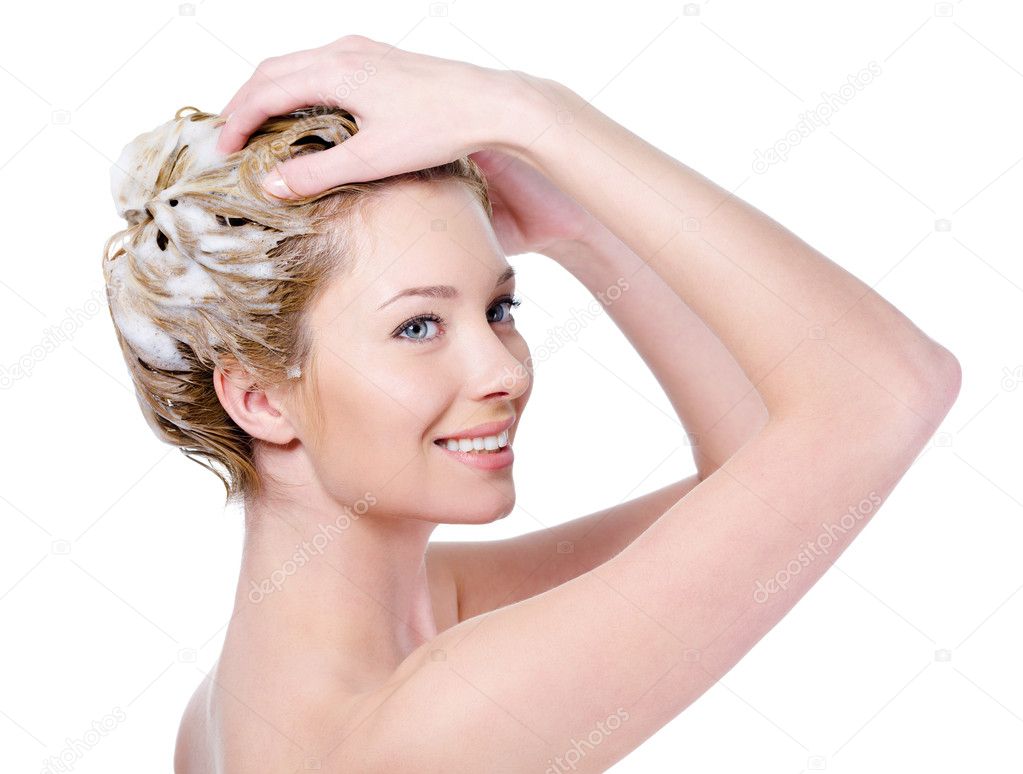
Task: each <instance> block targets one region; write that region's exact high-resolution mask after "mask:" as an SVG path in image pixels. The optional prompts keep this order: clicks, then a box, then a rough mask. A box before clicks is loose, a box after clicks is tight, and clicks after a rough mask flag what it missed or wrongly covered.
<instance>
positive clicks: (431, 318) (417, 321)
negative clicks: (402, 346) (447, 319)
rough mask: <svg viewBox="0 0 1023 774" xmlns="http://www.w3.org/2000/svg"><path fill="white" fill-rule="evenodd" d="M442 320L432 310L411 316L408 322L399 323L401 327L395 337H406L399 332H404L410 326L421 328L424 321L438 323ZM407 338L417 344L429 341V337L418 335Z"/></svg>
mask: <svg viewBox="0 0 1023 774" xmlns="http://www.w3.org/2000/svg"><path fill="white" fill-rule="evenodd" d="M443 322H444V320H443V319H441V318H440V317H439V316H437V315H436V314H434V313H433V312H430V313H429V314H423V315H420V316H419V317H413V318H412V319H411V320H409V321H408V322H403V323H402V324H401V328H399V329H398V332H397V336H396V338H399V339H400V338H406V337H403V336H402V335H401V334H402V333H404V332H405V331H407V330H409V329H410V328H418V329H422V328H424V327H425V324H426V323H433V324H434V325H440V324H441V323H443ZM440 335H443V334H438V336H440ZM407 340H408V341H413V342H416V343H417V344H418V343H422V342H426V341H430V340H431V339H430V338H423V337H420V336H412V337H411V338H408V339H407Z"/></svg>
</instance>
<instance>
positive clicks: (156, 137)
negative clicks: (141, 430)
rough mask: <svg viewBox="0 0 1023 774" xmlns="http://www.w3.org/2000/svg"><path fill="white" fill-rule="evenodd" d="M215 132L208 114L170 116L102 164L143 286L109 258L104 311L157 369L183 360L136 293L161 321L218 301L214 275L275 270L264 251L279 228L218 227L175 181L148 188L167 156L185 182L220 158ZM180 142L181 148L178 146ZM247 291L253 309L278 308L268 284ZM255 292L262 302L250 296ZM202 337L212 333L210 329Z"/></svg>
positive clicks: (124, 258)
mask: <svg viewBox="0 0 1023 774" xmlns="http://www.w3.org/2000/svg"><path fill="white" fill-rule="evenodd" d="M218 136H219V127H218V126H214V122H213V121H212V120H204V121H190V120H187V119H172V120H170V121H166V122H165V123H163V124H161V125H160V126H158V127H157V128H156V129H154V130H152V131H150V132H146V133H144V134H140V135H138V136H137V137H136V138H135V139H133V140H132V141H131V142H129V143H128V144H127V145H126V146H125V147H124V149H123V150H122V151H121V154H120V156H119V157H118V159H117V161H116V162H115V164H114V165H113V166H112V167H111V168H110V189H111V195H112V197H113V199H114V204H115V207H116V209H117V214H118V215H119V216H121V217H122V218H124V219H125V220H126V221H128V223H130V224H132V225H138V226H140V228H141V231H139V232H137V234H136V235H135V237H134V238H133V240H132V243H131V244H129V245H128V249H129V250H130V251H131V252H132V253H133V254H134V256H135V258H136V263H135V267H134V269H135V271H136V272H137V273H138V274H139V275H140V277H141V278H144V279H145V280H146V284H145V285H143V284H141V282H140V281H138V280H136V279H135V277H134V276H132V273H131V272H130V271H128V266H129V264H128V261H129V260H130V258H129V256H128V255H127V254H122V255H121V256H120V257H119V258H117V259H116V260H115V263H114V265H113V266H111V267H110V276H111V280H112V281H113V282H116V283H117V287H118V290H117V292H116V293H115V294H113V296H112V297H111V304H110V305H111V312H112V313H113V315H114V318H115V321H116V322H117V324H118V326H119V327H120V328H121V331H122V333H123V335H124V337H125V338H126V339H127V340H128V342H129V343H130V344H131V345H132V346H133V347H134V348H135V349H136V350H137V351H138V352H139V354H140V355H141V356H142V357H143V358H144V359H145V360H147V361H148V362H149V363H150V364H151V365H153V366H156V367H159V368H166V369H169V370H188V363H187V362H186V361H185V359H184V357H183V356H182V355H181V353H180V351H179V350H178V347H177V344H178V342H176V341H175V339H174V338H173V337H172V336H170V335H169V334H167V333H166V332H165V331H163V330H162V329H161V328H160V327H158V326H157V325H156V323H155V322H154V321H153V320H150V319H149V317H148V316H147V315H146V314H145V313H144V312H142V311H141V308H142V307H141V300H142V299H143V298H145V299H146V300H147V301H148V303H149V305H151V306H156V307H157V308H158V310H159V311H160V312H161V314H162V316H163V317H164V319H169V320H173V319H175V318H178V319H180V318H181V317H183V316H186V315H190V314H194V311H195V309H196V308H198V307H201V306H204V305H206V306H209V305H215V304H217V303H218V302H219V301H222V300H223V291H221V289H220V287H219V286H218V285H217V282H216V281H215V279H214V275H216V274H218V273H221V274H223V273H230V274H236V275H243V276H247V277H250V278H253V279H267V278H271V277H273V276H274V274H275V271H276V267H275V264H274V261H273V260H272V259H270V258H268V257H266V253H267V252H268V251H269V250H270V249H271V248H272V247H274V246H275V245H276V244H277V243H278V241H279V240H280V239H281V234H280V233H279V232H276V231H274V230H272V229H264V228H262V227H260V226H258V225H252V226H249V225H245V224H243V225H241V226H230V225H222V224H220V223H218V222H217V220H216V218H215V217H214V214H213V213H211V212H210V211H208V210H206V209H203V208H202V207H200V206H199V205H197V204H195V203H193V202H190V201H189V200H188V196H187V195H181V194H180V191H181V188H182V186H181V185H172V186H170V187H168V188H166V189H163V190H161V191H157V190H156V181H157V178H158V176H159V173H160V169H161V167H162V166H163V165H164V164H168V163H172V162H173V161H174V159H175V158H178V162H177V166H176V167H175V171H174V176H175V178H176V179H177V180H184V181H186V183H185V184H186V185H187V181H189V180H191V179H192V178H194V177H195V176H196V175H198V174H201V173H202V172H205V171H206V170H208V169H210V168H212V167H214V166H219V165H221V164H223V163H224V158H223V157H222V156H221V155H220V154H218V153H217V152H216V150H215V148H216V143H217V137H218ZM185 146H188V147H187V150H184V151H182V149H183V148H184V147H185ZM179 153H180V154H181V155H180V157H179ZM232 174H233V175H234V179H233V181H232V179H231V175H232ZM237 174H238V173H237V168H234V169H233V170H231V169H229V170H228V180H227V183H228V185H230V184H231V183H232V182H233V183H235V184H237ZM171 200H174V201H175V204H174V205H173V206H172V205H171V203H170V202H171ZM150 221H151V222H150ZM160 232H162V233H163V234H164V236H165V237H166V239H167V242H166V244H165V245H164V249H160V247H159V245H158V244H157V238H158V235H159V233H160ZM185 251H189V252H192V253H194V254H191V255H189V254H186V252H185ZM146 285H149V286H154V287H156V288H159V289H160V290H161V291H163V292H165V293H166V295H163V294H160V295H154V294H152V293H151V292H148V291H146ZM247 292H248V293H250V294H251V296H250V297H249V301H250V303H251V305H252V306H253V308H254V309H256V310H258V311H261V312H264V313H269V314H274V313H277V312H278V311H279V308H280V305H279V304H277V303H273V302H270V301H269V299H268V297H269V293H270V292H271V288H270V287H269V286H268V285H267V286H264V287H262V288H257V289H249V290H247ZM260 296H261V297H262V301H258V300H257V299H258V298H259V297H260ZM210 338H211V339H212V338H215V337H213V336H212V334H210Z"/></svg>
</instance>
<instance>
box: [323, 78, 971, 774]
mask: <svg viewBox="0 0 1023 774" xmlns="http://www.w3.org/2000/svg"><path fill="white" fill-rule="evenodd" d="M515 75H516V76H517V77H515V78H512V79H508V80H506V81H503V83H504V84H506V86H505V88H508V89H509V90H510V91H509V94H508V97H507V98H508V99H509V100H511V101H512V103H511V104H512V107H514V108H515V110H516V112H517V114H518V116H519V121H518V124H517V130H516V132H515V136H514V137H513V136H512V135H511V133H509V134H506V135H503V136H502V137H501V138H499V142H498V141H495V146H497V145H499V146H500V147H501V149H502V150H505V151H506V152H511V153H514V154H516V155H518V156H519V157H520V158H523V159H525V160H527V161H528V162H529V163H530V164H533V165H535V166H536V168H538V169H540V170H541V171H543V172H544V174H546V175H548V176H549V177H550V178H551V179H552V180H553V181H554V182H556V183H557V184H558V185H559V186H560V187H561V188H562V189H563V190H565V191H567V192H568V193H570V194H571V195H572V196H573V197H575V198H576V199H577V200H578V201H579V202H581V203H582V204H583V205H584V206H585V207H586V208H587V209H588V210H590V211H591V212H592V213H593V214H594V215H595V216H596V217H598V218H599V219H600V220H601V221H602V222H604V223H605V224H607V226H608V228H609V229H611V230H612V231H613V232H614V233H615V234H616V235H617V236H618V237H619V238H621V239H622V241H623V242H625V243H626V244H628V245H629V247H630V248H631V249H632V250H633V251H635V253H636V254H637V255H640V256H642V257H643V259H644V260H645V261H647V263H648V264H649V265H650V266H651V268H653V269H654V270H655V271H656V272H657V273H658V275H659V276H660V277H661V278H662V279H663V280H664V281H665V282H666V283H667V284H668V285H669V286H670V287H671V288H672V289H673V290H674V291H675V292H676V293H677V294H678V295H679V296H681V297H682V298H683V299H684V300H685V301H686V303H687V304H688V305H689V306H690V307H691V308H692V309H693V310H695V311H696V312H697V314H699V316H700V317H701V318H702V319H703V320H704V321H706V322H707V324H708V325H710V326H711V328H712V329H713V330H714V331H715V333H716V334H717V335H718V337H719V338H720V339H721V341H723V342H724V344H725V345H726V346H727V347H728V348H729V350H730V351H731V353H732V355H733V356H734V357H735V360H736V362H737V363H738V364H739V366H740V367H741V368H742V369H743V371H744V372H745V373H746V375H747V377H748V378H749V379H750V381H751V382H752V383H757V384H759V385H760V390H761V394H762V396H763V399H764V403H765V405H766V406H767V409H768V411H769V412H770V418H769V420H768V422H767V423H766V425H765V426H764V427H763V428H762V429H761V430H760V431H759V432H757V433H756V435H755V436H754V437H753V438H752V439H751V440H749V441H748V442H746V443H745V444H744V445H743V446H742V447H741V448H740V449H739V450H738V451H736V452H735V453H734V454H732V455H731V457H730V458H728V459H727V460H725V461H723V463H722V464H721V466H720V467H719V468H718V469H717V470H716V471H715V472H713V473H712V474H711V475H710V476H709V477H708V478H707V479H706V480H704V481H702V482H700V484H699V485H698V486H696V487H695V488H694V489H693V490H691V491H690V492H689V493H688V494H687V495H686V496H684V497H683V498H682V499H681V500H679V501H678V502H676V503H675V504H674V505H672V506H671V507H670V508H668V509H667V511H666V512H665V513H664V515H663V516H661V517H660V518H659V519H658V520H657V521H656V522H654V524H652V525H651V526H650V527H649V528H648V529H647V530H646V531H645V532H643V534H641V535H640V536H639V537H638V538H637V539H636V540H635V541H633V542H632V543H631V544H630V545H628V546H627V547H626V548H625V549H624V550H623V551H622V552H621V553H619V554H618V555H617V556H615V557H614V558H612V559H611V560H609V561H607V562H605V563H604V564H602V565H600V566H599V567H597V568H595V569H594V570H591V571H589V572H586V573H584V574H583V575H580V576H579V577H577V578H574V579H573V580H571V581H568V582H566V583H564V584H562V585H560V586H557V587H556V588H553V589H550V590H549V591H546V592H544V593H542V594H539V595H537V596H534V597H531V598H529V599H525V600H522V601H520V602H517V603H515V604H513V605H509V606H507V607H503V608H501V609H498V610H495V611H493V612H491V613H488V614H486V615H481V616H478V617H475V618H472V619H470V620H466V621H463V622H461V623H460V624H458V625H457V626H454V627H452V628H450V629H448V630H446V631H444V632H443V633H442V634H440V635H439V636H438V637H437V638H435V639H434V640H432V641H431V642H429V643H426V644H425V645H423V646H422V647H421V648H419V649H418V650H417V651H415V652H414V653H413V654H412V655H411V656H410V657H409V658H408V659H407V660H406V661H405V662H404V663H403V665H402V667H401V668H400V669H399V670H398V671H397V673H396V674H395V675H394V677H393V679H392V680H391V681H390V682H389V684H388V685H387V686H386V688H385V689H384V690H382V691H379V692H376V693H374V694H373V695H372V696H371V697H369V698H367V700H366V701H365V702H364V704H363V705H362V706H361V708H360V716H359V718H358V719H357V720H358V721H359V723H360V725H359V726H358V730H357V731H354V732H352V733H351V734H350V735H349V737H347V738H346V740H345V742H344V747H342V748H340V750H341V754H342V755H344V754H345V752H349V753H350V754H351V755H353V756H356V755H357V756H358V757H353V758H352V760H359V761H360V763H364V764H365V768H367V769H368V770H383V769H385V768H387V767H388V766H393V765H401V764H404V763H408V762H410V761H415V762H416V764H417V765H418V767H419V768H420V769H422V770H432V769H440V768H445V769H447V770H454V769H457V768H458V767H461V768H462V769H463V770H480V769H482V770H487V771H521V770H527V769H530V768H533V767H535V768H536V770H543V769H544V768H546V767H549V766H551V765H552V760H554V759H555V758H557V757H559V756H564V755H566V754H568V752H569V751H570V750H573V749H575V751H576V753H575V754H576V755H578V752H579V750H578V747H577V745H578V741H577V740H581V739H585V738H587V735H589V734H591V732H594V733H598V734H599V737H600V741H599V744H596V745H593V744H592V743H591V744H590V745H589V746H587V747H586V748H585V750H586V751H585V754H584V756H583V758H582V760H581V761H577V762H576V764H577V765H576V769H575V770H576V771H603V770H604V769H606V768H607V767H608V766H609V765H610V764H612V763H613V762H615V761H617V760H619V759H620V758H621V757H623V756H624V755H625V754H627V753H628V752H629V751H631V750H632V749H634V748H635V747H636V746H637V745H639V744H640V743H641V742H642V741H643V740H645V739H646V738H648V737H649V736H650V735H651V734H653V733H654V732H655V731H656V730H657V729H659V728H660V727H661V726H663V725H664V724H665V723H667V722H668V721H669V720H671V719H672V718H673V717H675V716H676V715H677V714H678V713H679V712H681V711H682V710H683V709H685V708H686V707H687V706H688V705H689V704H691V703H692V702H693V701H694V700H695V699H696V698H697V697H698V696H700V695H701V694H702V693H703V692H704V691H706V690H707V689H708V688H709V687H710V686H711V685H713V684H714V682H716V681H717V680H718V679H719V678H720V677H721V676H722V675H723V674H724V673H725V672H727V671H728V670H729V669H730V668H731V667H732V666H733V665H734V664H735V663H736V662H737V661H738V660H739V659H740V658H741V657H742V656H743V655H744V654H745V653H746V652H748V651H749V649H750V648H751V647H752V646H753V645H754V644H755V643H756V642H757V641H758V640H760V639H761V638H762V637H763V636H764V634H766V633H767V632H768V631H769V630H770V629H771V628H772V627H773V626H774V625H775V624H776V623H777V622H778V621H779V620H780V619H781V618H782V617H783V616H784V615H785V614H786V613H787V612H788V611H789V610H790V609H791V608H792V606H793V605H794V604H795V603H796V602H797V601H798V600H799V599H800V598H801V597H802V596H803V595H804V594H805V593H806V591H807V590H808V589H809V588H810V587H811V586H812V585H813V584H814V583H815V582H816V580H817V579H818V578H819V577H820V576H821V574H822V573H823V572H824V571H825V569H826V568H827V567H828V566H829V565H830V563H831V562H833V561H834V560H835V559H836V558H837V557H838V556H839V555H841V553H842V552H843V551H844V550H845V548H846V547H847V546H848V544H849V542H850V541H851V540H852V539H853V538H854V537H855V536H856V535H857V534H858V533H859V532H860V531H861V530H862V529H863V526H864V525H865V524H866V523H867V521H869V519H870V518H871V517H872V515H873V514H874V513H875V512H876V510H877V508H878V506H879V505H880V504H881V503H882V502H883V501H884V499H885V498H886V497H887V496H888V494H889V493H890V491H891V489H892V488H893V487H894V486H895V484H896V483H897V482H898V481H899V479H900V478H901V477H902V475H903V474H904V473H905V471H906V470H907V469H908V467H909V465H910V464H911V463H912V460H913V459H914V457H915V456H916V454H917V453H918V452H919V450H920V449H921V448H922V447H923V445H924V444H925V443H926V441H927V439H928V438H929V437H930V435H931V434H932V432H933V429H934V427H935V426H936V424H937V423H938V422H939V421H940V420H941V418H942V417H943V416H944V415H945V413H946V412H947V411H948V409H949V408H950V406H951V404H952V402H953V401H954V399H955V397H956V394H957V392H958V386H959V371H958V364H957V362H956V360H955V358H954V357H952V356H951V354H950V353H948V351H947V350H945V349H943V348H942V347H940V346H939V345H937V344H936V343H935V342H933V341H932V340H931V339H929V338H928V337H927V336H926V335H924V334H923V333H922V332H921V331H920V330H919V329H918V328H917V327H916V326H915V325H913V323H912V322H910V321H909V320H908V319H906V318H905V317H904V316H903V315H902V314H900V313H899V311H898V310H896V309H895V308H894V307H892V306H891V305H890V304H888V303H887V302H885V301H884V300H883V299H882V298H880V297H879V296H878V295H876V294H874V293H872V292H870V290H869V289H868V288H867V287H866V286H865V285H864V284H863V283H861V282H860V281H859V280H857V279H856V278H855V277H853V276H852V275H850V274H849V273H848V272H846V271H844V270H843V269H841V268H840V267H838V266H836V265H835V264H834V263H832V262H831V261H829V260H828V259H827V258H826V257H824V256H823V255H821V254H820V253H818V252H817V251H815V250H814V249H813V248H811V247H810V246H808V245H807V244H805V243H804V242H802V241H801V240H799V239H798V238H797V237H795V236H794V235H793V234H791V233H790V232H788V231H787V230H785V229H784V228H783V227H782V226H780V225H779V224H777V223H775V222H774V221H772V220H771V219H770V218H768V217H767V216H766V215H764V214H763V213H761V212H759V211H758V210H756V209H755V208H753V207H751V206H750V205H748V204H746V203H745V202H742V201H741V200H738V199H728V198H727V194H726V192H725V191H723V190H722V189H720V188H719V187H717V186H716V185H714V184H713V183H711V182H710V181H708V180H706V179H705V178H703V177H702V176H701V175H699V174H698V173H696V172H694V171H693V170H691V169H690V168H689V167H687V166H685V165H684V164H682V163H680V162H678V161H676V160H675V159H672V158H671V157H669V156H667V155H666V154H664V153H663V152H661V151H659V150H657V149H656V148H654V147H652V146H650V145H649V144H647V143H646V142H644V141H643V140H641V139H640V138H638V137H636V136H635V135H633V134H631V133H630V132H628V131H627V130H626V129H624V128H622V127H621V126H619V125H618V124H616V123H615V122H614V121H612V120H611V119H610V118H608V117H607V116H605V115H603V114H602V113H600V112H599V111H597V110H595V109H593V108H591V107H589V106H586V105H585V104H583V101H582V100H581V99H580V98H579V97H578V96H577V95H576V94H574V93H573V92H571V91H570V90H569V89H567V88H565V87H563V86H560V85H558V84H556V83H553V82H551V81H546V80H541V79H536V78H532V77H530V76H526V75H523V74H515ZM508 84H510V85H508ZM494 85H495V88H498V82H496V81H495V84H494ZM557 110H564V111H569V114H570V115H571V121H563V120H561V121H559V120H557V118H556V116H557V115H558V114H557V113H556V111H557ZM564 115H565V114H564V113H562V114H561V116H562V117H563V116H564ZM534 138H536V139H535V140H534ZM622 201H629V202H630V207H629V208H624V207H622V206H621V202H622ZM684 217H695V218H699V219H700V230H699V231H697V232H693V231H685V230H683V218H684ZM822 331H823V335H821V332H822ZM825 536H826V537H827V541H828V545H827V553H826V554H822V553H814V554H809V553H808V546H809V545H810V544H812V543H814V542H816V543H818V545H820V544H822V543H823V541H824V539H825ZM807 555H809V556H810V558H811V561H809V562H808V563H805V564H801V565H800V566H801V568H802V569H801V571H800V572H798V573H792V572H789V574H788V579H787V583H785V584H784V585H783V586H781V585H778V584H776V583H774V580H773V579H774V578H775V577H776V575H777V574H778V573H779V572H780V571H782V570H784V569H786V568H788V567H790V566H791V565H790V562H793V561H798V560H799V558H800V557H801V556H807ZM598 729H599V731H598ZM590 738H592V737H590Z"/></svg>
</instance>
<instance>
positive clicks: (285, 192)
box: [263, 169, 298, 199]
mask: <svg viewBox="0 0 1023 774" xmlns="http://www.w3.org/2000/svg"><path fill="white" fill-rule="evenodd" d="M263 188H264V189H265V190H266V191H267V192H268V193H271V194H273V195H274V196H276V197H277V198H278V199H297V198H298V195H297V194H296V193H295V192H294V191H292V190H291V189H290V188H288V186H287V184H286V183H285V182H284V178H283V177H281V173H280V172H278V171H277V170H276V169H273V170H271V171H270V172H268V173H267V174H266V177H264V178H263Z"/></svg>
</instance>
